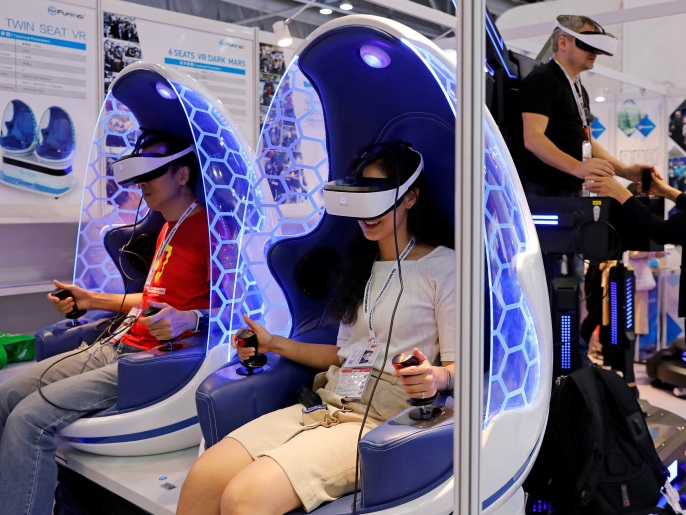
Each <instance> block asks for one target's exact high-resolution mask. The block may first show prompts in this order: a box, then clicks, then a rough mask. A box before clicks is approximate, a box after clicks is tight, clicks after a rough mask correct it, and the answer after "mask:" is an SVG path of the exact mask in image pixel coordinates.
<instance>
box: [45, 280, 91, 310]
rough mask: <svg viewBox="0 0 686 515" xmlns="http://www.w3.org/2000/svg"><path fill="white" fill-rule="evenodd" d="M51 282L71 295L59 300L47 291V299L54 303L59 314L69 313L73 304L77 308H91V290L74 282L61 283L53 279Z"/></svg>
mask: <svg viewBox="0 0 686 515" xmlns="http://www.w3.org/2000/svg"><path fill="white" fill-rule="evenodd" d="M53 283H54V284H55V286H56V287H58V288H61V289H62V290H68V291H69V292H70V293H71V295H72V296H71V297H68V298H66V299H64V300H60V299H58V298H57V297H55V296H54V295H52V294H51V293H48V300H49V301H50V302H52V303H53V304H54V305H55V309H56V310H57V311H59V312H60V314H61V315H66V314H67V313H69V312H70V311H71V310H72V309H74V307H75V305H76V306H78V309H91V297H92V295H93V294H92V293H91V292H89V291H88V290H84V289H83V288H79V287H78V286H76V285H74V284H66V283H61V282H59V281H58V280H54V281H53Z"/></svg>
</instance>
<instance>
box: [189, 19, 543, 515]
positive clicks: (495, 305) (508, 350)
mask: <svg viewBox="0 0 686 515" xmlns="http://www.w3.org/2000/svg"><path fill="white" fill-rule="evenodd" d="M454 91H455V69H454V65H453V64H451V62H450V61H449V59H447V58H446V57H445V56H444V54H443V52H442V51H441V50H440V49H439V48H438V47H436V46H435V45H434V44H433V43H431V42H430V41H428V40H427V39H426V38H424V37H423V36H421V35H420V34H418V33H416V32H415V31H413V30H411V29H409V28H407V27H405V26H403V25H401V24H398V23H396V22H393V21H390V20H387V19H383V18H378V17H371V16H358V15H353V16H346V17H343V18H339V19H337V20H334V21H332V22H329V23H327V24H325V25H323V26H322V27H320V28H319V29H317V30H316V31H315V32H314V33H312V34H311V35H310V36H309V37H308V38H307V39H306V40H305V41H304V42H303V43H302V44H301V46H300V47H299V48H298V49H297V51H296V55H295V57H294V58H293V60H292V62H291V64H290V66H289V67H288V69H287V71H286V73H285V75H284V77H283V78H282V80H281V82H280V84H279V86H278V88H277V91H276V94H275V96H274V99H273V100H272V104H271V106H270V108H269V111H268V113H267V115H266V118H265V123H264V127H263V131H262V134H261V138H260V143H259V146H258V149H257V153H256V163H255V166H256V173H257V181H256V183H255V192H254V198H256V199H257V201H258V205H259V210H260V212H262V213H263V214H264V216H265V224H264V226H263V227H262V230H261V231H257V232H253V233H249V234H246V238H245V240H244V249H243V251H244V254H245V256H246V259H247V262H248V264H249V270H250V271H251V275H252V276H253V277H259V278H261V282H262V283H263V284H267V285H268V288H266V289H263V290H262V294H263V301H264V317H263V320H262V321H263V322H264V323H265V324H266V325H267V326H268V327H269V328H270V329H271V330H272V331H275V332H280V333H281V334H284V335H289V336H291V337H293V338H295V339H298V340H301V341H305V342H319V343H322V342H327V341H328V342H331V343H334V342H335V335H336V330H337V324H336V322H335V321H332V320H329V319H327V318H326V316H323V315H322V313H324V312H325V309H324V308H325V306H326V303H327V298H326V293H327V291H328V290H327V288H329V286H330V283H328V282H327V277H330V276H331V274H335V264H336V262H337V260H338V259H340V255H339V254H340V249H341V248H343V247H344V244H343V243H344V241H345V240H346V238H348V237H349V236H350V235H351V234H353V233H354V231H356V230H357V227H356V221H354V220H350V219H341V218H338V217H333V216H328V215H327V214H326V213H325V212H324V209H323V200H322V187H323V185H324V184H325V183H326V182H327V181H329V180H333V179H338V178H343V177H345V176H346V175H347V174H348V172H349V169H348V165H349V163H350V161H351V159H352V157H353V156H355V155H357V154H358V153H359V152H360V150H361V149H362V148H363V147H364V146H366V145H369V144H370V143H373V142H382V141H389V140H394V139H400V140H403V141H407V142H410V143H411V144H412V146H413V148H415V149H416V150H418V151H420V152H421V153H422V154H423V157H424V161H425V171H424V174H425V177H426V180H427V188H426V191H424V192H423V194H425V195H430V196H431V197H432V198H433V199H435V202H436V203H437V205H438V207H439V208H440V209H441V210H442V211H443V214H444V215H446V218H447V219H448V220H451V221H453V220H454V192H455V182H456V181H455V177H456V173H475V171H474V170H457V171H456V170H455V166H454V163H455V157H454V153H455V120H456V116H459V112H457V107H456V100H455V95H454ZM484 151H485V170H484V186H485V195H484V200H485V219H484V234H485V242H484V243H485V255H484V259H485V262H486V278H487V284H486V288H485V293H486V294H485V299H484V302H485V315H486V316H485V321H486V324H485V325H486V327H485V328H484V340H483V342H482V343H483V345H484V354H485V355H486V357H487V359H486V361H485V363H484V370H483V371H479V373H481V372H484V373H485V379H484V399H483V432H482V447H481V470H482V477H481V492H482V513H484V514H493V513H498V514H500V515H505V514H518V513H524V496H523V492H522V489H521V484H522V482H523V481H524V479H525V478H526V476H527V474H528V471H529V470H530V468H531V467H532V466H533V463H534V460H535V458H536V455H537V452H538V449H539V447H540V445H541V441H542V438H543V433H544V429H545V423H546V419H547V413H548V403H549V399H550V391H551V376H552V331H551V322H550V310H549V305H548V293H547V289H546V285H545V276H544V272H543V263H542V259H541V254H540V249H539V245H538V240H537V237H536V231H535V228H534V225H533V222H532V219H531V215H530V212H529V209H528V206H527V203H526V199H525V197H524V193H523V190H522V187H521V184H520V182H519V178H518V176H517V173H516V170H515V167H514V164H513V162H512V159H511V157H510V154H509V152H508V150H507V147H506V146H505V143H504V141H503V139H502V137H501V135H500V132H499V130H498V128H497V126H496V125H495V122H494V121H493V118H492V117H491V116H490V114H489V113H488V111H487V110H486V111H485V149H484ZM446 230H448V231H453V228H452V227H447V228H446ZM456 244H457V245H459V244H460V242H456ZM313 256H314V257H313ZM327 261H328V262H333V265H331V266H328V267H327V266H326V262H327ZM269 277H271V278H272V279H269ZM315 277H318V278H320V280H316V279H314V278H315ZM277 286H278V287H277ZM268 357H269V362H270V364H271V369H270V370H268V371H265V372H264V373H261V374H255V375H254V376H253V377H248V378H247V379H245V378H244V377H242V376H238V375H237V374H236V371H235V368H236V367H235V366H234V365H229V366H227V367H225V368H222V369H221V370H219V371H218V372H216V373H214V374H212V375H211V376H210V377H209V378H208V379H207V380H206V381H205V382H203V384H202V385H201V386H200V388H199V390H198V394H197V403H198V413H199V416H200V419H201V427H202V429H203V436H204V438H205V441H206V444H207V445H213V444H214V443H216V442H217V441H218V440H219V439H221V438H222V437H223V436H224V435H226V434H227V433H228V432H229V431H231V430H232V429H234V428H235V427H238V426H240V425H242V424H243V423H245V422H246V421H248V420H251V419H252V418H254V417H256V416H259V415H261V414H262V413H265V412H268V411H271V410H273V409H277V408H279V407H282V406H284V405H286V404H288V403H292V401H293V400H294V396H293V393H292V392H293V391H294V390H295V386H296V385H299V384H302V383H303V382H306V381H307V378H308V377H311V375H310V376H308V375H307V372H306V371H304V370H303V367H299V366H296V365H294V364H293V363H290V362H288V361H287V360H284V359H282V358H279V357H278V356H268ZM291 387H292V388H291ZM448 402H449V401H448ZM229 406H230V408H228V407H229ZM406 419H407V416H406V413H405V412H404V413H401V414H400V415H399V416H398V417H396V418H395V419H393V420H391V421H389V422H387V423H386V424H383V425H382V426H380V427H379V428H377V429H375V430H373V431H371V432H370V433H369V434H368V435H366V436H365V437H364V438H363V439H362V441H361V443H360V454H361V485H362V491H361V495H360V496H359V497H358V507H357V513H388V514H391V513H393V514H398V513H435V514H440V513H451V512H452V510H453V495H454V494H453V485H454V478H453V473H452V470H453V463H452V460H453V442H452V433H453V427H454V422H457V423H459V421H454V420H453V418H452V417H449V418H448V419H447V420H443V421H441V422H440V423H438V424H437V425H435V426H434V427H431V428H430V429H422V428H418V427H414V426H412V425H407V424H405V423H404V420H406ZM380 451H384V452H380ZM406 453H412V454H413V455H414V457H413V459H412V460H406V459H403V457H404V456H406V455H407V454H406ZM351 502H352V495H350V496H346V497H343V498H341V499H338V500H337V501H334V502H332V503H329V504H327V505H324V506H321V507H319V508H318V509H317V510H315V512H314V513H318V514H320V513H321V514H334V513H335V514H339V513H350V512H351ZM298 513H300V512H298Z"/></svg>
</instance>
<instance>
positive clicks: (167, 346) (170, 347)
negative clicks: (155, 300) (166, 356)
mask: <svg viewBox="0 0 686 515" xmlns="http://www.w3.org/2000/svg"><path fill="white" fill-rule="evenodd" d="M159 312H160V308H153V307H150V306H148V307H147V308H145V309H144V310H143V312H142V313H141V316H142V317H151V316H153V315H156V314H157V313H159ZM172 341H173V339H172V340H159V342H160V343H161V344H162V345H160V346H159V347H158V348H157V349H158V350H159V351H160V352H171V351H174V350H179V349H182V348H183V345H181V344H180V343H172Z"/></svg>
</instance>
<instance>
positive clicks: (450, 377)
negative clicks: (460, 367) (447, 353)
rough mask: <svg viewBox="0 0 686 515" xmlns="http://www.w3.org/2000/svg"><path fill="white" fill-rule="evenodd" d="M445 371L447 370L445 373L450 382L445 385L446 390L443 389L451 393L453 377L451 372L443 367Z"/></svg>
mask: <svg viewBox="0 0 686 515" xmlns="http://www.w3.org/2000/svg"><path fill="white" fill-rule="evenodd" d="M441 368H442V369H443V370H445V373H446V374H448V382H447V383H446V385H445V388H444V389H443V391H444V392H447V391H449V390H450V389H451V388H450V387H451V383H452V382H453V376H451V375H450V370H448V369H447V368H445V367H441Z"/></svg>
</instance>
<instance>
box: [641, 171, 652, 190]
mask: <svg viewBox="0 0 686 515" xmlns="http://www.w3.org/2000/svg"><path fill="white" fill-rule="evenodd" d="M652 182H653V170H652V168H644V169H643V171H642V172H641V194H642V195H643V196H644V197H647V196H648V194H649V193H648V192H649V191H650V184H651V183H652Z"/></svg>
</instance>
